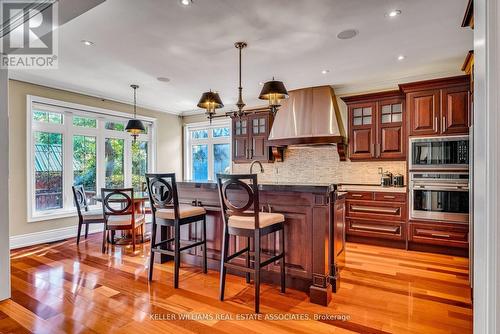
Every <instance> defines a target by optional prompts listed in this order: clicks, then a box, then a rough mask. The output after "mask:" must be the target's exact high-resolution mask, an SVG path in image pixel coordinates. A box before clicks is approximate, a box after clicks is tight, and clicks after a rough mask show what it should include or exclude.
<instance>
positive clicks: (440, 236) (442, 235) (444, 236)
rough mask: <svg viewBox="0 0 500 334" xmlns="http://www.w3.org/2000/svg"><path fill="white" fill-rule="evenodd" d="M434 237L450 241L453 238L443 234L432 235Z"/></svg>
mask: <svg viewBox="0 0 500 334" xmlns="http://www.w3.org/2000/svg"><path fill="white" fill-rule="evenodd" d="M431 235H432V236H433V237H437V238H447V239H449V238H450V237H451V236H450V235H449V234H441V233H431Z"/></svg>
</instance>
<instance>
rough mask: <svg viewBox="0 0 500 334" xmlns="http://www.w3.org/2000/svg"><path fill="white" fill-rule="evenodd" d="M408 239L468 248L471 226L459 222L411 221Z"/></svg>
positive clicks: (416, 241)
mask: <svg viewBox="0 0 500 334" xmlns="http://www.w3.org/2000/svg"><path fill="white" fill-rule="evenodd" d="M408 241H410V242H415V243H423V244H432V245H438V246H448V247H459V248H467V247H468V245H469V226H468V225H467V224H459V223H456V224H455V223H430V222H410V223H409V231H408Z"/></svg>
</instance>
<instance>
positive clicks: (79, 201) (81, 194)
mask: <svg viewBox="0 0 500 334" xmlns="http://www.w3.org/2000/svg"><path fill="white" fill-rule="evenodd" d="M71 188H72V189H73V198H74V200H75V205H76V210H77V211H78V216H80V217H81V216H82V211H89V206H88V204H87V196H86V195H85V189H84V188H83V185H79V186H72V187H71Z"/></svg>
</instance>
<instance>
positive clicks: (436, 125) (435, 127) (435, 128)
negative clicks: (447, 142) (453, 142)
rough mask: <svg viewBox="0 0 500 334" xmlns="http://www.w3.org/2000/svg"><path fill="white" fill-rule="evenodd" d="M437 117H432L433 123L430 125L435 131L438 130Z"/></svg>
mask: <svg viewBox="0 0 500 334" xmlns="http://www.w3.org/2000/svg"><path fill="white" fill-rule="evenodd" d="M438 122H439V117H437V116H436V118H435V119H434V125H433V126H432V129H433V130H434V131H435V132H438V127H439V123H438Z"/></svg>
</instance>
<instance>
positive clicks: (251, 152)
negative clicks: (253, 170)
mask: <svg viewBox="0 0 500 334" xmlns="http://www.w3.org/2000/svg"><path fill="white" fill-rule="evenodd" d="M249 157H250V158H249V159H252V158H253V148H251V149H250V154H249Z"/></svg>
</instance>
